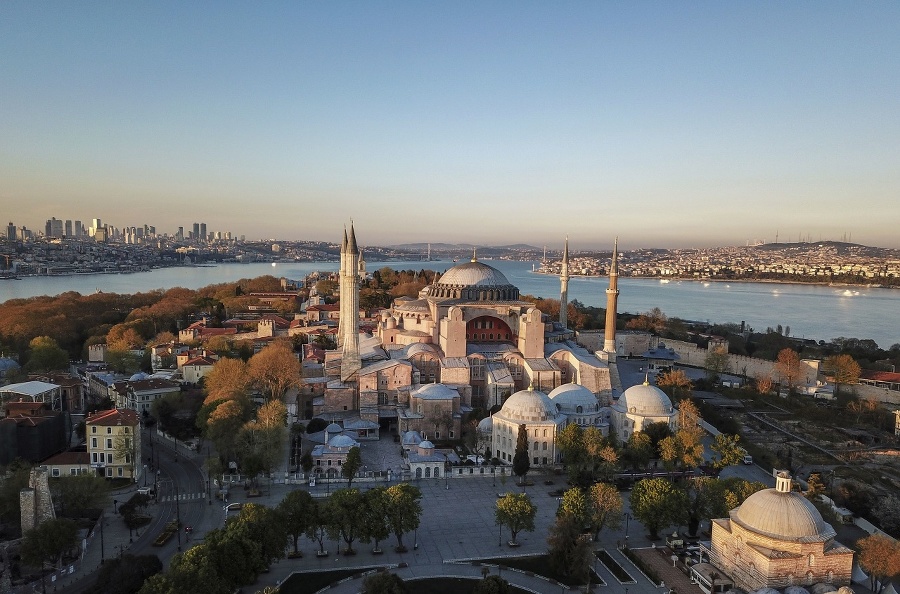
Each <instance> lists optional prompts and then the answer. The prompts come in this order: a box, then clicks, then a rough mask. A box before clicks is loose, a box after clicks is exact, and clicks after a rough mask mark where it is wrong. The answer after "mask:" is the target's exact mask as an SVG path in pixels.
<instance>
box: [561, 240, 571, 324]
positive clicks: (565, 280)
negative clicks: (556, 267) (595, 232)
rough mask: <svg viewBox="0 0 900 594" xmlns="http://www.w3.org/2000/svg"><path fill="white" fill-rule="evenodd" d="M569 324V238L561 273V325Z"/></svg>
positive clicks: (564, 251) (564, 250)
mask: <svg viewBox="0 0 900 594" xmlns="http://www.w3.org/2000/svg"><path fill="white" fill-rule="evenodd" d="M568 324H569V238H568V237H566V247H565V248H564V249H563V259H562V270H560V273H559V325H560V326H562V327H563V328H565V327H566V326H568Z"/></svg>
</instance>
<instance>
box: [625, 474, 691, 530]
mask: <svg viewBox="0 0 900 594" xmlns="http://www.w3.org/2000/svg"><path fill="white" fill-rule="evenodd" d="M630 502H631V511H632V513H634V517H635V518H636V519H637V520H638V521H639V522H640V523H641V524H643V525H644V527H645V528H646V529H647V531H648V532H649V533H650V539H651V540H657V539H658V538H659V530H660V528H665V527H666V526H669V525H671V524H674V523H676V522H678V523H680V521H681V519H682V517H683V515H682V512H683V509H684V495H683V493H681V492H680V491H678V490H677V489H676V488H675V486H674V485H672V483H671V482H669V481H667V480H666V479H662V478H652V479H644V480H641V481H638V482H637V483H635V485H634V488H633V489H632V490H631V498H630Z"/></svg>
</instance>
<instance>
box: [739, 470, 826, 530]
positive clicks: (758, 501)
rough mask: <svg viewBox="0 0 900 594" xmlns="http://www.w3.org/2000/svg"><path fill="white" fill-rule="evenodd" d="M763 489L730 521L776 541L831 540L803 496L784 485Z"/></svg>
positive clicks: (744, 504)
mask: <svg viewBox="0 0 900 594" xmlns="http://www.w3.org/2000/svg"><path fill="white" fill-rule="evenodd" d="M777 480H778V481H779V486H778V487H777V488H775V489H763V490H762V491H757V492H756V493H754V494H753V495H751V496H750V497H748V498H747V499H746V500H745V501H744V503H742V504H741V505H740V506H739V507H738V508H737V509H736V510H734V511H733V512H732V513H731V517H732V520H734V521H736V522H738V523H740V524H741V525H743V526H744V527H745V528H747V529H748V530H751V531H753V532H756V533H758V534H763V535H765V536H769V537H772V538H776V539H778V540H804V541H807V542H808V541H819V540H826V539H828V538H833V537H834V536H835V531H834V528H832V527H831V526H830V525H829V524H827V523H826V522H825V520H823V519H822V514H820V513H819V510H817V509H816V508H815V506H814V505H813V504H812V503H810V501H809V500H808V499H806V497H804V496H803V495H801V494H800V493H797V492H795V491H791V490H790V479H786V480H787V481H788V483H787V486H786V487H783V486H782V485H781V477H779V478H778V479H777Z"/></svg>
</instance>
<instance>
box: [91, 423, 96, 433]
mask: <svg viewBox="0 0 900 594" xmlns="http://www.w3.org/2000/svg"><path fill="white" fill-rule="evenodd" d="M96 432H97V426H96V425H93V426H91V433H96Z"/></svg>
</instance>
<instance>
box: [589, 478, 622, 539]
mask: <svg viewBox="0 0 900 594" xmlns="http://www.w3.org/2000/svg"><path fill="white" fill-rule="evenodd" d="M586 504H587V506H586V507H587V517H588V524H589V525H590V527H591V532H592V533H593V535H594V541H595V542H596V541H597V539H599V538H600V531H601V530H603V528H604V527H607V526H608V527H610V528H618V527H619V526H620V525H621V523H622V496H621V495H619V490H618V489H616V488H615V487H614V486H613V485H610V484H609V483H594V484H593V485H591V488H590V489H589V490H588V492H587V501H586Z"/></svg>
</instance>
